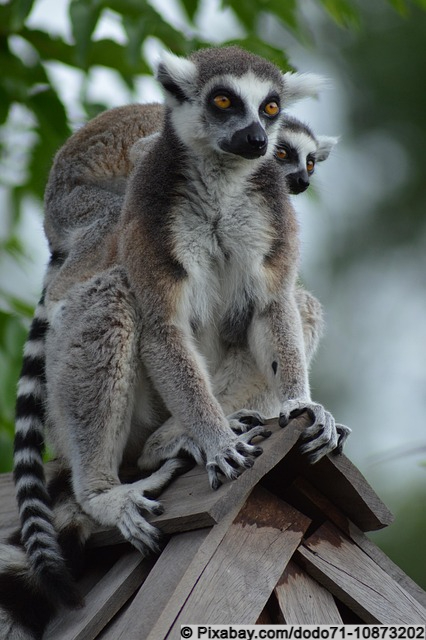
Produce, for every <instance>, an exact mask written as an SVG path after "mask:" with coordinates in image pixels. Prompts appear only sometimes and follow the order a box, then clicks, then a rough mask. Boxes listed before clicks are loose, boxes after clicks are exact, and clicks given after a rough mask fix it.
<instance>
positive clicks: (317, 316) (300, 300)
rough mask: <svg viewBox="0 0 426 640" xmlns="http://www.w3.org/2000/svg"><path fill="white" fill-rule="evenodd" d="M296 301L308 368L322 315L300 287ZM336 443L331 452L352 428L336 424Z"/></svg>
mask: <svg viewBox="0 0 426 640" xmlns="http://www.w3.org/2000/svg"><path fill="white" fill-rule="evenodd" d="M295 297H296V302H297V306H298V309H299V312H300V316H301V319H302V325H303V340H304V343H305V357H306V365H307V367H308V370H309V368H310V366H311V362H312V359H313V357H314V356H315V354H316V352H317V349H318V345H319V342H320V340H321V338H322V335H323V333H324V316H323V311H322V306H321V303H320V302H319V300H317V298H315V296H313V295H312V293H309V291H306V290H305V289H303V288H302V287H298V288H297V289H296V296H295ZM336 431H337V435H338V443H337V447H336V449H334V451H333V453H342V451H343V446H344V444H345V442H346V440H347V438H348V437H349V436H350V434H351V432H352V430H351V429H350V428H349V427H346V426H345V425H343V424H336Z"/></svg>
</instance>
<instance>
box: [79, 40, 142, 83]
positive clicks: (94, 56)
mask: <svg viewBox="0 0 426 640" xmlns="http://www.w3.org/2000/svg"><path fill="white" fill-rule="evenodd" d="M88 62H89V66H94V65H100V66H103V67H108V68H110V69H115V70H116V71H118V73H120V74H121V75H122V76H123V77H124V76H126V77H128V76H132V75H135V74H139V73H151V70H150V68H149V67H148V65H147V64H146V62H145V61H144V60H143V58H142V57H141V56H140V55H139V57H138V59H137V60H135V64H134V65H132V64H130V61H129V57H128V52H127V48H126V47H123V46H122V45H121V44H118V42H114V40H108V39H105V40H97V41H96V42H93V43H92V46H91V49H90V52H89V55H88Z"/></svg>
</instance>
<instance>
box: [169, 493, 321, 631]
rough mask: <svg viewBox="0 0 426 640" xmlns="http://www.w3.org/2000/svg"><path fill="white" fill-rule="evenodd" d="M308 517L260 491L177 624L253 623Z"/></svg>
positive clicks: (176, 626) (236, 522)
mask: <svg viewBox="0 0 426 640" xmlns="http://www.w3.org/2000/svg"><path fill="white" fill-rule="evenodd" d="M309 524H310V520H309V518H306V517H305V516H304V515H303V514H301V513H299V512H298V511H296V510H295V509H293V508H292V507H290V506H289V505H287V504H285V503H284V502H282V501H281V500H279V499H278V498H277V497H276V496H274V495H272V494H270V493H268V492H267V491H265V490H264V489H262V488H261V487H256V488H255V489H254V490H253V491H252V493H251V494H250V496H249V498H248V499H247V501H246V503H245V505H244V506H243V508H242V509H241V511H240V513H239V514H238V516H237V517H236V518H235V519H234V521H233V522H232V524H231V526H230V527H229V529H228V531H227V532H226V535H225V536H224V538H223V540H222V542H221V543H220V545H219V546H218V548H217V550H216V551H215V553H214V554H213V556H212V558H211V559H210V561H209V563H208V564H207V566H206V568H205V570H204V571H203V573H202V575H201V576H200V578H199V580H198V582H197V584H196V585H195V586H194V589H193V590H192V593H191V595H190V596H189V598H188V600H187V602H186V604H185V606H184V607H183V609H182V611H181V613H180V614H179V616H178V618H177V619H176V622H175V624H174V626H173V628H172V629H173V631H174V632H175V633H176V632H177V631H178V630H179V628H180V625H181V624H255V623H256V620H257V619H258V618H259V616H260V614H261V612H262V610H263V608H264V607H265V604H266V602H267V601H268V599H269V597H270V595H271V593H272V590H273V588H274V586H275V584H276V583H277V581H278V579H279V577H280V576H281V574H282V572H283V570H284V568H285V566H286V564H287V563H288V561H289V559H290V558H291V556H292V555H293V553H294V551H295V549H296V548H297V546H298V545H299V544H300V541H301V539H302V537H303V534H304V533H305V531H306V530H307V528H308V526H309Z"/></svg>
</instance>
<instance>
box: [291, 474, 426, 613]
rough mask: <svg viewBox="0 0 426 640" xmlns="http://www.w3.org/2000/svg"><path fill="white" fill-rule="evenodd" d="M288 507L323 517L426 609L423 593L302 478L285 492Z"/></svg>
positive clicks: (425, 597)
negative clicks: (291, 506) (315, 513)
mask: <svg viewBox="0 0 426 640" xmlns="http://www.w3.org/2000/svg"><path fill="white" fill-rule="evenodd" d="M288 495H289V496H291V501H290V502H291V504H294V506H295V507H296V508H298V509H301V510H302V511H303V513H305V514H306V515H308V516H309V517H314V516H313V514H314V512H315V511H316V512H317V513H321V514H322V517H324V515H325V516H326V517H327V519H328V520H330V522H332V523H333V524H335V525H336V526H337V527H338V528H339V529H340V530H341V531H343V533H345V534H346V535H347V536H348V537H349V538H351V539H352V540H353V541H354V542H355V543H356V544H357V545H358V547H360V548H361V549H362V550H363V551H364V553H366V554H367V555H368V556H369V557H370V558H371V559H372V560H374V562H375V563H376V564H378V565H379V567H381V568H382V569H383V570H384V571H386V573H387V574H389V575H390V576H391V577H392V578H393V579H394V580H395V581H396V582H397V583H398V584H399V585H401V587H402V588H403V589H405V590H406V591H408V593H409V594H410V595H412V596H413V598H415V599H416V600H417V601H418V602H420V604H421V605H422V606H423V607H425V608H426V592H425V591H423V589H422V588H421V587H420V586H419V585H418V584H416V583H415V582H414V580H412V579H411V578H410V577H409V576H408V575H407V574H406V573H404V571H403V570H402V569H401V568H400V567H398V566H397V565H396V564H395V563H394V562H393V561H392V560H391V559H390V558H388V556H387V555H386V554H385V553H384V552H383V551H382V550H381V549H379V547H378V546H377V545H375V544H374V542H372V540H370V538H368V537H367V536H366V535H365V534H364V533H363V532H362V531H361V530H360V529H359V527H357V526H356V525H355V524H354V523H353V522H351V521H350V520H349V519H348V518H347V517H346V516H345V515H344V514H343V513H342V512H341V511H340V510H339V509H338V508H337V507H336V506H335V505H334V504H333V503H332V502H330V500H328V498H326V497H325V496H324V495H323V494H322V493H320V492H319V491H318V490H317V488H316V487H314V486H312V485H311V484H310V483H309V482H308V481H307V480H306V478H302V477H299V478H297V479H296V480H295V481H294V482H293V484H292V486H291V487H290V488H289V490H288Z"/></svg>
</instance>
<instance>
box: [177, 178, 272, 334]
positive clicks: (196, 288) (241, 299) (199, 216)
mask: <svg viewBox="0 0 426 640" xmlns="http://www.w3.org/2000/svg"><path fill="white" fill-rule="evenodd" d="M242 182H243V184H242V185H240V184H239V183H238V181H233V182H227V181H223V182H222V183H221V184H220V183H219V188H216V189H215V191H214V192H213V193H212V192H211V191H209V190H208V189H207V188H206V187H205V185H203V184H201V185H197V183H195V184H196V186H195V187H194V186H192V188H191V190H190V191H188V193H187V194H186V196H187V197H186V198H185V200H183V201H181V202H180V203H179V204H178V205H177V207H176V209H175V212H174V213H175V216H174V224H173V239H174V242H173V244H174V248H175V257H176V258H177V259H178V260H179V261H180V262H181V264H182V265H183V266H184V268H185V270H186V272H187V274H188V277H187V279H186V283H185V286H184V295H183V298H182V308H181V309H180V313H181V314H183V315H184V316H186V317H187V318H188V319H189V320H190V321H191V322H192V323H193V324H194V325H195V326H199V327H201V328H208V327H214V328H216V329H217V330H218V331H219V332H222V333H223V334H224V337H225V339H227V340H228V339H229V341H230V342H234V341H238V340H239V335H240V334H241V333H242V332H243V333H244V332H245V329H246V328H247V324H248V323H249V321H250V318H251V314H252V311H253V306H254V305H256V304H258V303H259V302H262V301H263V300H264V298H265V295H266V284H265V279H264V275H263V272H264V268H263V261H264V257H265V255H267V254H268V251H269V250H270V246H271V242H272V231H271V229H270V226H269V224H268V221H267V219H265V216H264V214H262V213H261V211H262V207H261V206H260V202H259V196H258V195H257V194H253V193H252V194H250V193H249V190H248V189H247V187H246V185H245V184H244V181H242ZM193 185H194V183H193ZM234 334H235V335H234Z"/></svg>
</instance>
